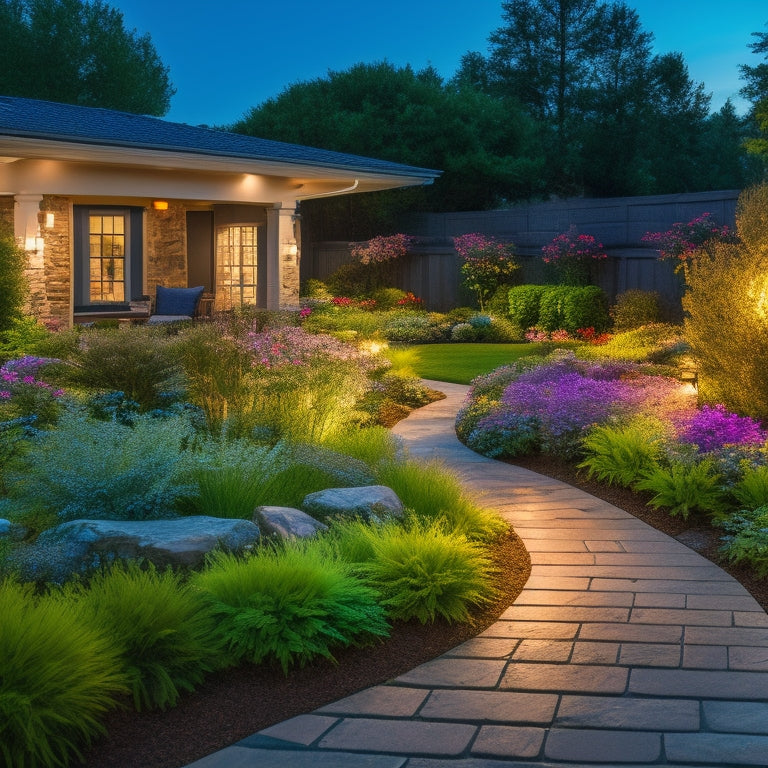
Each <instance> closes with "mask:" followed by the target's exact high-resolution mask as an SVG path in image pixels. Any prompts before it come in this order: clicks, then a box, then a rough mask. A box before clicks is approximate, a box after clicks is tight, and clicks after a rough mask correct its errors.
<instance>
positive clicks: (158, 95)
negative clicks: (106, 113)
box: [0, 0, 175, 116]
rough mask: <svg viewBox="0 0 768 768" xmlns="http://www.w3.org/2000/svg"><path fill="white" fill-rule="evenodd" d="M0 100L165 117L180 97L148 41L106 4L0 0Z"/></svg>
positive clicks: (83, 0) (80, 0) (69, 0)
mask: <svg viewBox="0 0 768 768" xmlns="http://www.w3.org/2000/svg"><path fill="white" fill-rule="evenodd" d="M0 93H3V94H5V95H8V96H26V97H29V98H35V99H46V100H49V101H59V102H63V103H67V104H79V105H82V106H90V107H106V108H108V109H118V110H122V111H125V112H134V113H137V114H147V115H157V116H162V115H164V114H165V113H166V112H167V111H168V109H169V107H170V100H171V96H173V94H174V93H175V91H174V88H173V87H172V85H171V82H170V79H169V71H168V68H167V67H165V66H164V65H163V63H162V62H161V60H160V58H159V56H158V54H157V51H156V50H155V48H154V46H153V44H152V41H151V39H150V36H149V35H148V34H145V35H139V34H138V33H137V32H136V30H132V31H129V30H127V29H126V28H125V24H124V20H123V14H122V13H121V12H120V11H119V10H116V9H114V8H111V7H110V6H108V5H107V4H106V3H104V2H102V0H90V1H89V0H0Z"/></svg>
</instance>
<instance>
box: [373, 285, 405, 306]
mask: <svg viewBox="0 0 768 768" xmlns="http://www.w3.org/2000/svg"><path fill="white" fill-rule="evenodd" d="M406 296H407V294H406V292H405V291H403V290H401V289H400V288H379V289H378V290H376V291H374V292H373V293H372V294H371V298H372V299H373V300H374V301H375V302H376V308H377V309H381V310H387V309H394V308H395V307H397V306H398V304H399V303H400V302H401V301H403V299H405V298H406Z"/></svg>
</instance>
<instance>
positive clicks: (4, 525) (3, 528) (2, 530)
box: [0, 517, 11, 536]
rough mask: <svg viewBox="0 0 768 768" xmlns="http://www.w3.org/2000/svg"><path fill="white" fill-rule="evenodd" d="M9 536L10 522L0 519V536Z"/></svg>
mask: <svg viewBox="0 0 768 768" xmlns="http://www.w3.org/2000/svg"><path fill="white" fill-rule="evenodd" d="M10 535H11V521H10V520H6V519H5V518H4V517H0V536H10Z"/></svg>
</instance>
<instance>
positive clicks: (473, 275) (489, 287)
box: [453, 232, 520, 312]
mask: <svg viewBox="0 0 768 768" xmlns="http://www.w3.org/2000/svg"><path fill="white" fill-rule="evenodd" d="M453 247H454V248H455V249H456V252H457V253H458V254H459V256H460V257H461V259H462V263H461V267H460V271H461V275H462V278H463V280H464V285H466V287H467V288H468V289H469V290H470V291H472V292H473V293H474V294H475V297H476V298H477V303H478V305H479V306H480V311H481V312H483V311H484V310H485V305H486V304H487V302H488V300H489V299H490V298H491V296H493V294H494V293H495V292H496V291H497V290H498V289H499V286H501V285H509V284H510V283H511V282H512V281H513V279H514V278H515V277H516V273H517V271H518V269H519V268H520V265H519V264H518V263H517V262H516V261H515V247H514V245H513V244H512V243H502V242H499V241H498V240H496V238H494V237H489V236H487V235H483V234H480V233H479V232H474V233H472V234H468V235H459V236H458V237H454V238H453Z"/></svg>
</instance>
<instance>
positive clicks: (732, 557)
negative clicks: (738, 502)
mask: <svg viewBox="0 0 768 768" xmlns="http://www.w3.org/2000/svg"><path fill="white" fill-rule="evenodd" d="M720 525H721V526H722V527H723V528H724V529H725V532H726V535H725V536H724V537H723V546H722V550H721V551H722V552H723V554H724V555H725V557H726V558H727V559H728V560H729V561H730V562H732V563H736V564H738V563H745V564H747V565H748V566H749V567H750V568H752V569H754V571H755V573H756V574H757V576H758V577H759V578H765V577H766V576H768V506H766V505H762V506H759V507H757V508H756V509H752V510H741V511H740V512H738V513H736V514H732V515H728V516H726V517H724V518H722V520H720Z"/></svg>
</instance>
